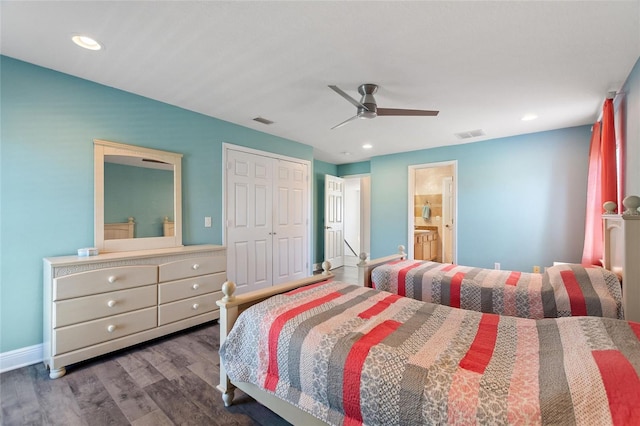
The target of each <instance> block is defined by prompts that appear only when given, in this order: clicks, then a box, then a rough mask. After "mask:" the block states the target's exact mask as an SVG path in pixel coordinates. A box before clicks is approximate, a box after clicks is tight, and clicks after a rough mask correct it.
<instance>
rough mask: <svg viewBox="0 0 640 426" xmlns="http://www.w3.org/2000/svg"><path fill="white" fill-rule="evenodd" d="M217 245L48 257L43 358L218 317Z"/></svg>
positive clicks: (94, 352) (86, 353)
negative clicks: (84, 255) (87, 255)
mask: <svg viewBox="0 0 640 426" xmlns="http://www.w3.org/2000/svg"><path fill="white" fill-rule="evenodd" d="M225 280H226V249H225V247H222V246H215V245H198V246H185V247H177V248H170V249H155V250H139V251H131V252H119V253H106V254H101V255H98V256H90V257H78V256H64V257H50V258H45V259H44V329H43V334H44V363H45V365H46V366H47V367H48V368H49V369H50V373H49V376H50V377H51V378H52V379H55V378H58V377H61V376H63V375H64V374H65V372H66V370H65V367H66V366H67V365H70V364H73V363H76V362H79V361H83V360H85V359H88V358H92V357H95V356H98V355H102V354H105V353H107V352H111V351H115V350H118V349H122V348H125V347H128V346H131V345H135V344H137V343H140V342H144V341H146V340H149V339H154V338H156V337H160V336H163V335H166V334H169V333H173V332H175V331H178V330H182V329H185V328H187V327H191V326H194V325H197V324H202V323H204V322H207V321H211V320H214V319H217V318H219V317H220V314H219V312H218V306H217V305H216V300H219V299H221V298H222V293H221V292H220V289H221V288H222V284H223V283H224V281H225Z"/></svg>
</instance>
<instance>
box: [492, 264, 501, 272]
mask: <svg viewBox="0 0 640 426" xmlns="http://www.w3.org/2000/svg"><path fill="white" fill-rule="evenodd" d="M493 269H496V270H498V271H499V270H500V263H499V262H496V263H494V264H493Z"/></svg>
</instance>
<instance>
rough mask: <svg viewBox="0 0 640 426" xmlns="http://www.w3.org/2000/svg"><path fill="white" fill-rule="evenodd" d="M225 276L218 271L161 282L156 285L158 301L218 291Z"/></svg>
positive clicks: (165, 301) (173, 300) (171, 300)
mask: <svg viewBox="0 0 640 426" xmlns="http://www.w3.org/2000/svg"><path fill="white" fill-rule="evenodd" d="M226 277H227V274H226V273H225V272H220V273H217V274H210V275H202V276H199V277H193V278H187V279H185V280H179V281H170V282H167V283H162V284H160V285H159V286H158V287H159V289H158V303H160V304H161V303H169V302H175V301H176V300H180V299H186V298H188V297H193V296H200V295H201V294H206V293H212V292H214V291H220V289H222V284H223V283H224V281H225V280H226Z"/></svg>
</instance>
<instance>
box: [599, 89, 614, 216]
mask: <svg viewBox="0 0 640 426" xmlns="http://www.w3.org/2000/svg"><path fill="white" fill-rule="evenodd" d="M601 145H602V202H603V203H605V202H607V201H613V202H614V203H616V205H617V204H618V167H617V161H616V157H617V156H616V129H615V126H614V123H613V99H607V100H606V101H604V107H603V108H602V136H601ZM600 211H602V212H604V211H603V210H602V209H601V210H600Z"/></svg>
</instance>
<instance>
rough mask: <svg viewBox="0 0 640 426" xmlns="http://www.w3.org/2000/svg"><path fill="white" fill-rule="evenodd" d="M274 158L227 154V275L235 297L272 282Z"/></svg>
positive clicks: (237, 153) (232, 151)
mask: <svg viewBox="0 0 640 426" xmlns="http://www.w3.org/2000/svg"><path fill="white" fill-rule="evenodd" d="M272 167H273V159H271V158H267V157H262V156H259V155H254V154H250V153H246V152H240V151H234V150H228V151H227V173H226V175H227V184H226V193H227V196H226V198H227V206H226V210H227V211H226V217H227V257H228V259H227V268H228V269H227V275H228V278H229V279H230V280H232V281H233V282H235V284H236V286H237V290H236V294H240V293H246V292H247V291H252V290H257V289H261V288H265V287H270V286H271V285H272V284H273V280H272V276H273V274H272V265H273V259H272V237H273V235H272V232H273V217H272V211H273V208H272V203H273V194H272Z"/></svg>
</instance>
